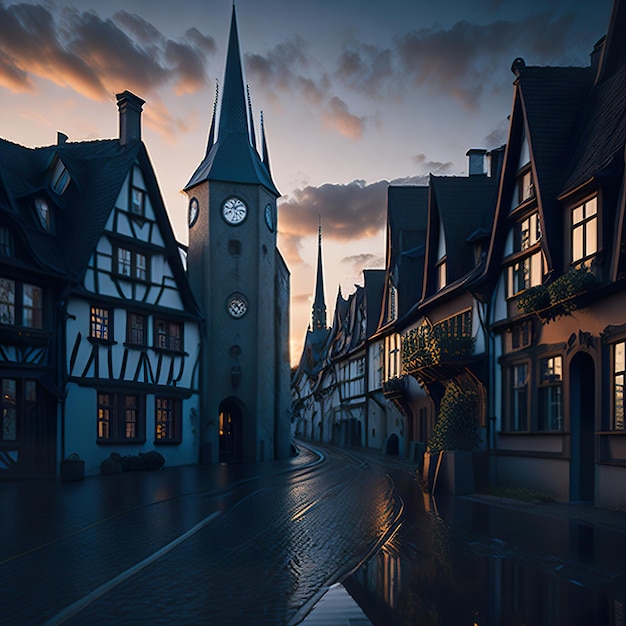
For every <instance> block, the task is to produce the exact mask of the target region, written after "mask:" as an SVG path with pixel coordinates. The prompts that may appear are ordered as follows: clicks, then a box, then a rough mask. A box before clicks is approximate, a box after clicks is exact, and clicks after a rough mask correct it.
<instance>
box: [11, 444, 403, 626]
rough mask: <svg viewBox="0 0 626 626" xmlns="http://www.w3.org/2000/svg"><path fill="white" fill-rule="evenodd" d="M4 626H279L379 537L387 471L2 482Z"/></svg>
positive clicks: (276, 467)
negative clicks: (65, 625)
mask: <svg viewBox="0 0 626 626" xmlns="http://www.w3.org/2000/svg"><path fill="white" fill-rule="evenodd" d="M0 488H1V489H2V491H3V501H4V502H6V503H8V506H9V507H10V508H11V509H12V511H13V514H12V515H11V516H4V517H3V521H2V531H3V537H5V538H6V537H12V538H13V539H12V541H10V542H6V541H5V542H3V545H2V554H1V556H0V562H1V563H2V572H3V574H2V583H1V584H2V587H3V593H2V598H3V600H2V604H3V606H2V611H1V613H0V620H1V621H2V623H7V624H40V623H47V624H62V623H69V624H100V623H115V624H137V623H150V624H174V623H176V624H190V623H211V624H259V623H264V624H286V623H288V622H290V621H292V622H297V621H299V620H300V619H301V618H302V617H304V615H306V613H307V612H308V610H309V609H310V607H311V606H312V605H313V604H314V602H315V601H316V600H318V599H319V597H320V596H321V595H322V593H323V592H324V591H325V590H326V589H327V588H328V586H329V585H330V584H332V583H334V582H335V581H337V580H338V579H339V578H340V577H341V576H343V575H345V574H346V573H348V572H349V571H350V570H352V569H353V568H354V567H355V566H356V565H358V564H359V563H360V562H361V561H362V560H363V559H364V558H365V557H366V556H368V555H369V554H370V553H371V552H372V551H373V550H374V549H375V548H376V547H377V546H378V545H380V543H381V542H383V541H384V540H385V538H386V537H388V536H389V534H390V533H391V531H392V530H393V529H394V526H395V525H396V524H397V521H398V517H399V513H400V503H399V501H397V500H396V499H394V496H393V484H392V481H391V480H390V479H389V477H388V476H387V475H386V471H385V468H384V467H383V466H378V465H374V464H368V463H365V462H363V461H361V460H359V459H358V458H357V457H356V456H353V455H351V454H350V453H347V452H339V451H337V450H332V451H327V452H325V453H324V456H322V457H318V456H317V455H315V454H313V453H311V452H309V451H306V450H301V455H300V456H299V457H298V458H297V459H294V460H292V461H290V462H283V463H267V464H263V465H257V466H217V467H184V468H171V469H165V470H163V471H161V472H154V473H150V472H136V473H124V474H119V475H116V476H107V477H97V478H89V479H87V480H85V481H84V482H82V483H75V484H60V483H55V482H49V483H47V484H41V483H36V484H33V483H21V484H19V483H18V484H15V485H2V486H1V487H0Z"/></svg>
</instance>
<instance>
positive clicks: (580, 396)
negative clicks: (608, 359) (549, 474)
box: [569, 352, 596, 501]
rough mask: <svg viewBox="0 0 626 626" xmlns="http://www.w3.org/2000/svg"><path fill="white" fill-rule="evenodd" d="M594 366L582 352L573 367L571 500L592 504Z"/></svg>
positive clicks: (574, 359)
mask: <svg viewBox="0 0 626 626" xmlns="http://www.w3.org/2000/svg"><path fill="white" fill-rule="evenodd" d="M595 380H596V376H595V364H594V362H593V359H592V358H591V356H590V355H589V354H587V353H586V352H579V353H578V354H576V355H575V356H574V358H573V359H572V362H571V364H570V392H569V407H570V449H571V452H570V458H571V460H570V473H569V476H570V489H569V493H570V500H572V501H593V497H594V483H595V458H594V449H595V446H594V441H595V421H596V420H595V408H596V385H595Z"/></svg>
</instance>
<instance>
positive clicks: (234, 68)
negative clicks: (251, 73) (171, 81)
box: [218, 3, 249, 141]
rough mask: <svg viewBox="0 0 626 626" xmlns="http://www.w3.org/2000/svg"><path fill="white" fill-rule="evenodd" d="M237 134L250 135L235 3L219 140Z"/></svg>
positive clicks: (225, 72)
mask: <svg viewBox="0 0 626 626" xmlns="http://www.w3.org/2000/svg"><path fill="white" fill-rule="evenodd" d="M235 133H245V134H246V135H248V134H249V131H248V113H247V110H246V95H245V91H244V82H243V70H242V69H241V53H240V51H239V35H238V33H237V14H236V12H235V5H234V3H233V15H232V19H231V22H230V35H229V37H228V52H227V53H226V70H225V71H224V89H223V93H222V106H221V109H220V124H219V133H218V140H220V141H221V140H223V139H224V138H225V137H226V135H229V134H235Z"/></svg>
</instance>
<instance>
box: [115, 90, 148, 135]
mask: <svg viewBox="0 0 626 626" xmlns="http://www.w3.org/2000/svg"><path fill="white" fill-rule="evenodd" d="M115 97H116V98H117V108H118V109H119V112H120V145H121V146H125V145H127V144H130V143H133V142H135V141H141V109H142V107H143V105H144V104H145V100H142V99H141V98H139V97H138V96H136V95H135V94H134V93H131V92H130V91H128V90H127V91H124V92H123V93H118V94H117V95H116V96H115Z"/></svg>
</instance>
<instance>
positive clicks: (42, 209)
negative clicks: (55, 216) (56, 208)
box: [35, 198, 50, 230]
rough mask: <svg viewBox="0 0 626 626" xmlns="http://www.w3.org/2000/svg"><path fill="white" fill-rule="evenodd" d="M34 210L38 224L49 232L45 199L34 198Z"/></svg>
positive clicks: (48, 215) (48, 212) (48, 216)
mask: <svg viewBox="0 0 626 626" xmlns="http://www.w3.org/2000/svg"><path fill="white" fill-rule="evenodd" d="M35 209H36V210H37V216H38V217H39V223H40V224H41V227H42V228H43V229H44V230H50V207H49V206H48V201H47V200H46V199H45V198H35Z"/></svg>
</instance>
